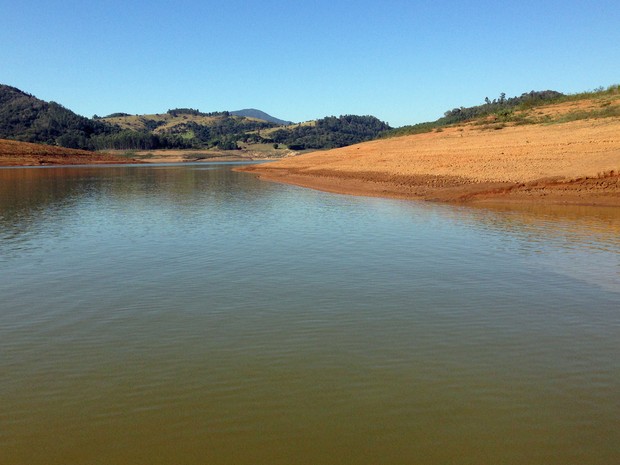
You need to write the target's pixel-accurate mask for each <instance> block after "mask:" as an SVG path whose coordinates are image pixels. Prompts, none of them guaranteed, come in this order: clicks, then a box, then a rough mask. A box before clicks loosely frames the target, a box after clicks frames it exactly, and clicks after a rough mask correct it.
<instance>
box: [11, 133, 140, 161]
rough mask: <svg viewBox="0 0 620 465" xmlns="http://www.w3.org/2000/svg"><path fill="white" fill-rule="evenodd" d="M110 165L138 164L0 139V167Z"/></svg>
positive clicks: (121, 159)
mask: <svg viewBox="0 0 620 465" xmlns="http://www.w3.org/2000/svg"><path fill="white" fill-rule="evenodd" d="M110 163H114V164H116V163H137V162H136V161H135V160H128V159H127V158H121V157H118V156H115V155H110V154H107V153H97V152H89V151H86V150H74V149H66V148H64V147H53V146H50V145H43V144H31V143H29V142H18V141H14V140H6V139H0V166H44V165H91V164H110Z"/></svg>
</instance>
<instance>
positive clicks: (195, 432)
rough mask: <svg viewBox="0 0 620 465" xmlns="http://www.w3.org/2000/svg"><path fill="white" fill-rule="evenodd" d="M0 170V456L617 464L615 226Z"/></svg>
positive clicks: (90, 172) (174, 171)
mask: <svg viewBox="0 0 620 465" xmlns="http://www.w3.org/2000/svg"><path fill="white" fill-rule="evenodd" d="M229 168H230V167H229V166H228V165H209V166H206V165H199V166H196V165H183V166H148V167H144V166H140V167H110V168H102V167H98V168H87V167H82V168H43V169H39V168H37V169H3V170H0V403H1V408H0V463H2V464H16V465H19V464H28V465H38V464H46V465H47V464H58V465H60V464H63V465H65V464H205V463H208V464H349V463H350V464H377V463H381V464H404V463H415V464H447V463H458V464H480V463H493V464H495V463H501V464H515V465H516V464H519V465H523V464H558V465H559V464H562V465H565V464H601V465H602V464H605V465H608V464H613V463H620V447H619V444H620V342H619V341H620V212H619V211H618V210H617V209H593V208H558V207H545V208H544V209H539V208H532V207H527V208H522V209H514V208H512V209H501V208H498V209H490V208H487V209H478V208H477V209H474V208H465V207H452V206H443V205H433V204H420V203H415V202H403V201H394V200H383V199H367V198H356V197H348V196H337V195H330V194H326V193H321V192H314V191H310V190H304V189H300V188H295V187H292V186H284V185H276V184H270V183H261V182H259V181H257V180H255V179H254V178H253V177H251V176H248V175H244V174H242V173H234V172H231V171H230V169H229Z"/></svg>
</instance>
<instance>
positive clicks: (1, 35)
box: [0, 0, 620, 126]
mask: <svg viewBox="0 0 620 465" xmlns="http://www.w3.org/2000/svg"><path fill="white" fill-rule="evenodd" d="M0 12H1V15H2V26H1V27H0V83H2V84H9V85H12V86H15V87H18V88H20V89H22V90H24V91H26V92H30V93H32V94H34V95H35V96H37V97H39V98H41V99H44V100H54V101H57V102H59V103H61V104H63V105H64V106H66V107H67V108H69V109H71V110H73V111H75V112H77V113H80V114H82V115H85V116H92V115H93V114H95V113H96V114H98V115H106V114H109V113H113V112H119V111H122V112H127V113H132V114H142V113H157V112H163V111H166V110H168V109H169V108H175V107H191V108H198V109H200V110H201V111H217V110H237V109H241V108H248V107H253V108H259V109H261V110H264V111H266V112H268V113H270V114H272V115H273V116H276V117H279V118H283V119H289V120H293V121H305V120H310V119H315V118H320V117H323V116H327V115H341V114H360V115H366V114H372V115H375V116H377V117H378V118H380V119H382V120H384V121H387V122H389V123H390V124H391V125H393V126H401V125H404V124H412V123H417V122H421V121H427V120H434V119H436V118H438V117H439V116H441V115H442V114H443V112H444V111H445V110H448V109H450V108H453V107H457V106H470V105H475V104H479V103H482V101H483V100H484V98H485V97H486V96H488V97H490V98H491V99H492V98H494V97H497V96H498V95H499V94H500V93H501V92H505V93H506V94H507V96H513V95H520V94H521V93H523V92H526V91H530V90H545V89H553V90H559V91H561V92H578V91H583V90H589V89H593V88H595V87H598V86H608V85H611V84H616V83H620V2H618V0H591V1H589V2H586V1H578V0H563V1H546V0H540V1H530V0H525V1H518V2H517V1H510V2H500V1H496V0H495V1H441V0H439V1H428V0H426V1H417V0H411V1H400V0H393V1H392V0H383V1H369V0H357V1H341V0H314V1H303V2H301V1H299V2H298V1H290V0H287V1H285V0H281V1H280V0H261V1H245V2H244V1H238V0H220V1H211V0H206V1H196V0H185V1H184V0H176V1H163V0H159V1H158V0H152V1H141V0H140V1H138V0H136V1H132V0H123V1H120V0H106V1H96V0H93V1H83V0H79V1H74V0H63V1H57V0H48V1H44V0H41V1H29V0H20V1H15V0H0Z"/></svg>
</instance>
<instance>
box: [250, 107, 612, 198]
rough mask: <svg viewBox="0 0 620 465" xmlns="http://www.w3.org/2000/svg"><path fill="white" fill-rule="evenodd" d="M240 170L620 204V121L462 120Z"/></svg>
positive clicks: (374, 186)
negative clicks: (496, 124) (499, 124)
mask: <svg viewBox="0 0 620 465" xmlns="http://www.w3.org/2000/svg"><path fill="white" fill-rule="evenodd" d="M240 170H242V171H247V172H252V173H256V174H258V175H259V176H260V177H261V178H263V179H266V180H271V181H278V182H285V183H290V184H296V185H300V186H304V187H311V188H315V189H320V190H325V191H330V192H338V193H346V194H354V195H370V196H387V197H398V198H409V199H422V200H438V201H449V202H488V201H492V202H494V203H497V202H498V201H499V202H529V201H536V202H546V203H563V204H576V205H611V206H620V177H619V173H620V119H618V118H605V119H590V120H580V121H574V122H569V123H563V124H553V125H543V124H538V125H523V126H508V127H503V128H502V129H501V130H488V129H485V128H483V127H480V126H475V125H463V126H460V127H452V128H446V129H445V130H443V131H441V132H432V133H426V134H418V135H412V136H404V137H398V138H393V139H386V140H377V141H371V142H367V143H363V144H358V145H355V146H350V147H344V148H341V149H335V150H330V151H325V152H314V153H311V154H306V155H302V156H299V157H294V158H287V159H285V160H282V161H278V162H274V163H269V164H262V165H255V166H250V167H244V168H241V169H240Z"/></svg>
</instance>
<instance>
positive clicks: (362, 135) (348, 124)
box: [269, 115, 390, 150]
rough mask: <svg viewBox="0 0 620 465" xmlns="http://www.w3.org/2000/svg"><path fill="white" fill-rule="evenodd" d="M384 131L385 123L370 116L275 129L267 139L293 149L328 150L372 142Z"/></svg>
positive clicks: (324, 119) (340, 118)
mask: <svg viewBox="0 0 620 465" xmlns="http://www.w3.org/2000/svg"><path fill="white" fill-rule="evenodd" d="M388 129H390V126H388V124H387V123H384V122H383V121H380V120H379V119H377V118H375V117H374V116H355V115H345V116H340V117H338V118H336V117H335V116H328V117H327V118H322V119H319V120H317V121H316V122H315V124H307V125H302V124H299V125H295V126H289V127H287V128H283V129H279V130H277V131H274V132H272V133H271V134H270V135H269V137H270V138H271V139H272V140H273V141H274V142H276V143H282V144H286V145H288V147H289V148H291V149H293V150H303V149H324V148H326V149H332V148H337V147H345V146H347V145H352V144H358V143H360V142H365V141H368V140H372V139H375V138H377V137H378V136H379V135H380V134H381V133H382V132H384V131H387V130H388Z"/></svg>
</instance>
